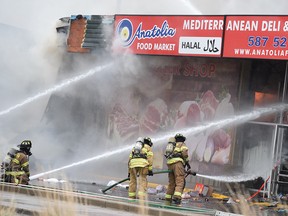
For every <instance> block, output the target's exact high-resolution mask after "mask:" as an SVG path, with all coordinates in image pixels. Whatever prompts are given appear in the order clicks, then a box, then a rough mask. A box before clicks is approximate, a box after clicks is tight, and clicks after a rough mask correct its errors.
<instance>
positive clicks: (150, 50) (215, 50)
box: [114, 15, 288, 60]
mask: <svg viewBox="0 0 288 216" xmlns="http://www.w3.org/2000/svg"><path fill="white" fill-rule="evenodd" d="M224 25H225V26H224ZM115 28H116V30H115V33H116V43H115V46H114V50H116V51H121V52H122V51H123V50H124V51H125V50H128V51H129V52H131V53H135V54H146V55H172V56H202V57H230V58H261V59H285V60H286V59H288V48H287V43H288V42H287V31H288V16H252V15H250V16H156V15H147V16H143V15H142V16H136V15H135V16H134V15H127V16H125V15H119V16H116V19H115Z"/></svg>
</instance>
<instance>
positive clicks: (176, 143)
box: [165, 134, 191, 205]
mask: <svg viewBox="0 0 288 216" xmlns="http://www.w3.org/2000/svg"><path fill="white" fill-rule="evenodd" d="M185 140H186V137H184V136H183V135H182V134H176V135H175V137H171V138H170V139H169V141H168V145H167V147H166V152H165V157H166V158H167V166H168V170H172V172H169V173H168V181H169V183H168V188H167V192H166V195H165V200H166V202H168V203H171V202H172V201H173V202H174V203H175V204H177V205H180V204H181V198H182V193H183V190H184V187H185V174H186V173H185V167H187V171H190V169H191V167H190V164H189V158H188V148H187V146H186V144H185V143H184V142H185Z"/></svg>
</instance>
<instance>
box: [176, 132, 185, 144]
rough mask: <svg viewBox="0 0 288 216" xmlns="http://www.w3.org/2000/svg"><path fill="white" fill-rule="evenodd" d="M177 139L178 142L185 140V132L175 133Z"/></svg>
mask: <svg viewBox="0 0 288 216" xmlns="http://www.w3.org/2000/svg"><path fill="white" fill-rule="evenodd" d="M175 139H176V142H185V140H186V137H185V136H183V134H180V133H178V134H176V135H175Z"/></svg>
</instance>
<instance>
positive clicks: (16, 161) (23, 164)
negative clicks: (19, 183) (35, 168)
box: [6, 152, 30, 177]
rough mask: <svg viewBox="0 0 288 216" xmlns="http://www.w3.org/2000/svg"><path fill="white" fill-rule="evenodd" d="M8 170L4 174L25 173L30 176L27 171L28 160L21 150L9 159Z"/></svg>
mask: <svg viewBox="0 0 288 216" xmlns="http://www.w3.org/2000/svg"><path fill="white" fill-rule="evenodd" d="M9 168H10V169H9V171H8V172H6V174H9V175H13V176H21V175H24V174H25V175H27V176H28V177H29V176H30V172H29V160H28V156H27V155H26V154H25V153H23V152H18V153H17V154H16V155H15V157H14V158H13V159H12V160H11V162H10V166H9Z"/></svg>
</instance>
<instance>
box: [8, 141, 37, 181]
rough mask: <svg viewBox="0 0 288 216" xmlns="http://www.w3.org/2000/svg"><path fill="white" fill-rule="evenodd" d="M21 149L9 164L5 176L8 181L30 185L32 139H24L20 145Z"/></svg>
mask: <svg viewBox="0 0 288 216" xmlns="http://www.w3.org/2000/svg"><path fill="white" fill-rule="evenodd" d="M18 147H19V151H18V152H17V153H16V154H15V156H14V157H13V158H11V161H10V164H9V165H8V167H7V169H6V172H5V176H6V179H7V182H10V183H15V184H16V185H18V184H24V185H28V183H29V176H30V172H29V156H31V155H32V153H31V152H30V149H31V147H32V142H31V141H30V140H24V141H22V142H21V144H20V145H18Z"/></svg>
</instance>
